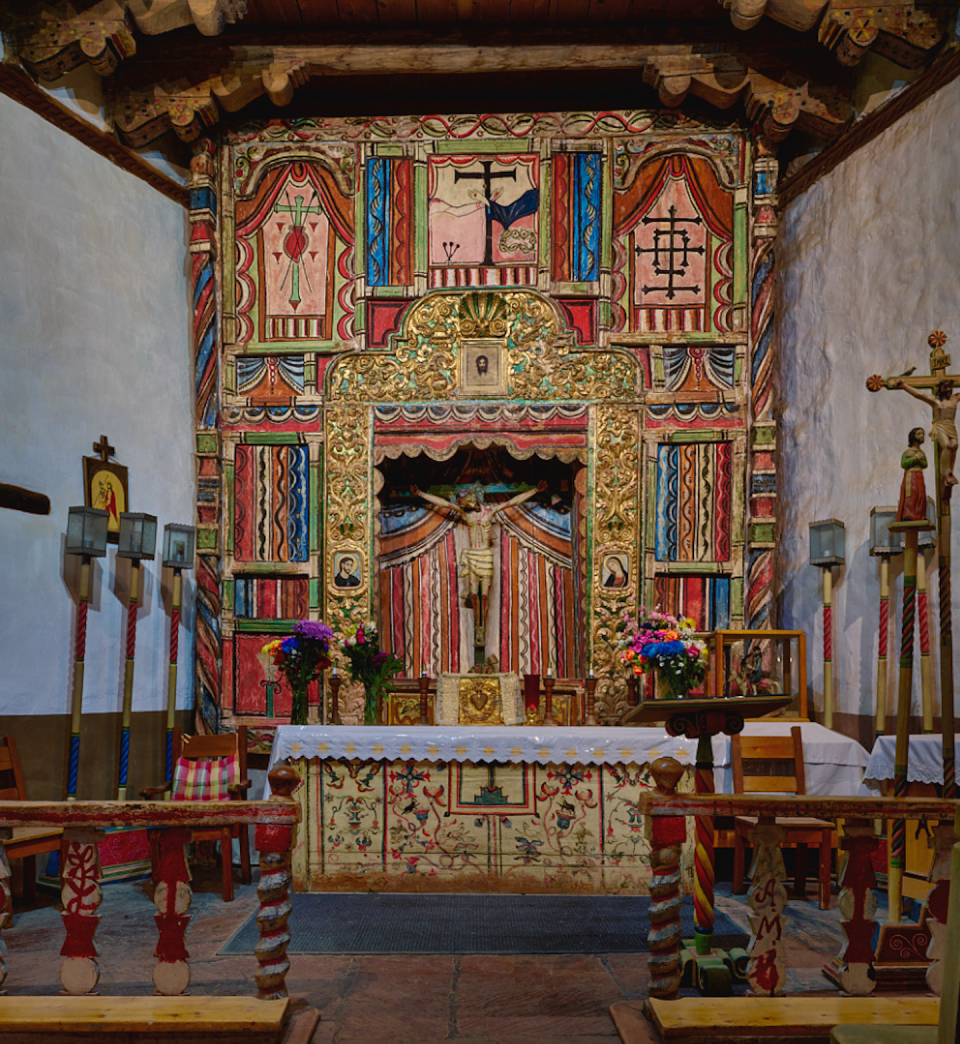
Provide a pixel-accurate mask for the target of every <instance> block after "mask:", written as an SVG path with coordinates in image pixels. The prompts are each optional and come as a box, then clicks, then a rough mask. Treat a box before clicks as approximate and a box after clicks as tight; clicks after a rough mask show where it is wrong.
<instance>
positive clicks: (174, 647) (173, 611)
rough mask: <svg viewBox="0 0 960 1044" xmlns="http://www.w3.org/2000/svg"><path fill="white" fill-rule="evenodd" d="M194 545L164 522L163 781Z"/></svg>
mask: <svg viewBox="0 0 960 1044" xmlns="http://www.w3.org/2000/svg"><path fill="white" fill-rule="evenodd" d="M196 542H197V530H196V528H195V527H194V526H184V525H180V524H179V523H177V522H168V523H167V524H166V525H165V526H164V527H163V565H164V567H165V568H166V569H172V570H173V588H172V590H171V593H170V667H169V671H168V677H167V746H166V757H165V764H164V768H165V775H164V777H163V778H164V779H170V780H172V779H173V727H174V725H175V724H176V715H177V660H178V658H179V648H180V603H181V601H182V598H183V576H182V573H183V570H184V569H192V568H193V555H194V550H195V548H196Z"/></svg>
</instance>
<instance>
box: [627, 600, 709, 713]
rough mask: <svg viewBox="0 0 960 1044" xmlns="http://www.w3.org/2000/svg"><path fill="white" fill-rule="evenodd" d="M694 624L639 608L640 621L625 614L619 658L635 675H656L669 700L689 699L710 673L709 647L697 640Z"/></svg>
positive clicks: (659, 687) (656, 611)
mask: <svg viewBox="0 0 960 1044" xmlns="http://www.w3.org/2000/svg"><path fill="white" fill-rule="evenodd" d="M693 631H694V623H693V621H692V620H678V619H677V618H676V617H675V616H670V615H669V614H668V613H661V612H659V610H656V609H645V608H644V607H643V606H641V607H640V612H639V618H638V619H636V620H635V619H634V618H633V617H632V616H630V615H629V614H628V613H624V616H623V620H622V621H621V622H620V624H619V626H618V627H617V632H618V635H619V637H618V639H617V649H618V651H619V653H620V658H621V659H622V660H623V662H624V663H625V664H626V665H627V667H628V668H630V669H631V670H632V671H633V673H634V674H636V675H640V674H655V676H656V678H657V683H658V690H659V689H661V688H662V689H663V690H665V693H664V695H665V696H666V697H667V698H671V697H673V698H679V697H682V696H686V695H687V694H688V693H689V692H690V690H691V689H692V688H693V687H694V686H696V685H699V683H700V682H702V681H703V678H704V675H705V674H706V673H707V646H706V643H705V642H702V641H700V640H699V639H698V638H694V636H693Z"/></svg>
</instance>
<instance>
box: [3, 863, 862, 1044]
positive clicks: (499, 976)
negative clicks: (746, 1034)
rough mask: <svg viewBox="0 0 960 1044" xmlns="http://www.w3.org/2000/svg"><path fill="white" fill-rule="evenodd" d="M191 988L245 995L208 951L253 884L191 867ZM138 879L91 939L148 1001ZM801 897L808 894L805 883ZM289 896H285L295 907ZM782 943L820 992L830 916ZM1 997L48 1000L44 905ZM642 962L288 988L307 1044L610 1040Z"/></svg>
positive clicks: (293, 975)
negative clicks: (305, 1018) (308, 1033)
mask: <svg viewBox="0 0 960 1044" xmlns="http://www.w3.org/2000/svg"><path fill="white" fill-rule="evenodd" d="M193 886H194V897H193V905H192V907H191V914H192V920H191V924H190V928H189V930H188V934H187V945H188V948H189V950H190V953H191V969H192V976H193V978H192V982H191V987H190V992H191V993H193V994H208V995H219V996H229V995H247V996H249V995H250V994H251V993H252V992H254V991H255V989H256V987H255V984H254V983H253V978H252V976H253V971H254V969H255V967H256V962H255V960H254V958H253V957H252V956H243V957H236V956H230V957H218V956H217V950H218V949H219V948H220V947H221V946H222V944H223V943H224V942H225V941H226V940H227V939H228V938H229V937H230V935H231V934H232V933H233V932H234V931H235V930H236V929H237V928H238V927H239V926H240V925H241V924H242V923H243V922H244V921H245V920H246V918H247V917H249V916H250V914H251V913H253V912H254V911H255V910H256V909H257V906H258V903H257V896H256V889H255V885H247V886H240V887H238V888H237V897H236V899H235V900H234V901H233V902H232V903H224V902H223V901H222V900H221V898H220V895H219V891H218V881H217V873H216V872H210V873H207V872H205V871H197V872H195V877H194V881H193ZM150 887H151V886H150V885H149V884H148V883H146V882H137V883H133V884H111V885H108V886H106V888H105V889H104V901H103V904H102V905H101V907H100V914H101V921H100V926H99V929H98V931H97V942H98V944H99V947H100V967H101V979H100V985H99V990H100V992H101V994H102V995H104V996H120V995H127V996H129V995H140V996H144V995H149V994H150V993H151V992H152V984H151V981H150V969H151V967H152V964H153V957H152V954H153V947H154V945H155V941H156V926H155V924H154V920H153V913H154V912H155V910H154V906H153V904H152V902H151V900H150ZM810 894H811V895H812V894H813V892H812V889H811V892H810ZM295 901H296V897H294V902H295ZM716 902H717V906H718V908H720V909H723V910H725V911H726V912H727V913H728V914H729V915H730V916H731V917H732V918H733V919H734V920H735V921H736V922H738V923H739V924H741V925H742V926H743V927H744V928H745V929H746V928H747V920H746V913H747V908H746V905H745V903H744V902H743V901H742V900H741V899H740V898H739V897H732V896H731V895H730V892H729V885H723V884H721V885H719V886H718V890H717V900H716ZM789 912H790V915H791V925H792V931H791V935H790V938H789V939H788V940H787V943H786V948H787V960H788V965H789V967H790V968H791V972H790V982H789V984H788V988H789V989H790V990H791V991H811V992H820V991H827V992H831V991H829V987H828V984H827V982H826V980H825V979H824V978H823V976H822V975H821V974H820V968H821V966H822V965H823V963H824V961H825V960H826V959H828V958H830V957H833V956H835V955H836V954H837V951H838V949H839V945H840V939H841V932H840V928H839V914H838V912H837V910H836V899H834V908H833V909H832V910H830V911H827V912H823V911H820V910H819V909H818V907H817V905H816V903H815V902H813V901H812V900H811V901H806V902H800V903H791V905H790V908H789ZM3 938H4V939H5V940H6V944H7V956H6V965H7V971H8V974H7V979H6V982H5V984H4V987H5V989H6V990H7V991H8V992H9V993H10V994H11V995H19V996H23V995H40V996H42V995H56V994H57V993H58V992H59V983H58V981H57V971H58V968H59V965H60V957H59V950H60V945H61V943H62V940H63V927H62V922H61V920H60V916H59V911H58V907H57V904H56V901H55V899H53V898H44V897H40V899H39V901H38V906H37V907H36V908H34V909H30V910H24V911H22V912H17V913H16V916H15V922H14V927H13V928H12V929H8V930H5V931H4V932H3ZM648 982H649V977H648V974H647V955H646V954H642V953H641V954H598V955H594V954H584V955H576V954H570V955H548V956H530V955H516V956H489V955H467V954H464V955H460V956H454V955H449V954H436V955H426V956H423V955H417V956H360V957H354V956H299V955H294V956H292V957H291V969H290V974H289V976H288V979H287V985H288V988H289V991H290V995H291V997H297V998H304V999H305V1001H306V1003H308V1004H309V1005H311V1006H312V1007H315V1008H317V1009H318V1010H319V1011H320V1013H321V1019H322V1021H321V1023H320V1026H319V1027H318V1029H317V1031H316V1034H315V1036H314V1041H316V1042H317V1044H439V1042H440V1041H465V1042H471V1044H521V1042H522V1044H528V1042H531V1041H544V1042H549V1044H573V1042H576V1044H615V1042H617V1041H619V1037H618V1035H617V1031H616V1029H615V1028H614V1025H613V1022H612V1020H611V1018H610V1015H609V1008H610V1005H611V1004H613V1003H614V1002H616V1001H620V1000H637V999H643V998H644V997H645V996H646V989H647V984H648Z"/></svg>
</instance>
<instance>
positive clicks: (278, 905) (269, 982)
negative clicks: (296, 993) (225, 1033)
mask: <svg viewBox="0 0 960 1044" xmlns="http://www.w3.org/2000/svg"><path fill="white" fill-rule="evenodd" d="M267 778H268V779H269V780H270V790H271V793H272V795H273V796H272V798H271V800H272V801H288V802H291V803H292V802H293V792H294V790H296V788H297V786H298V784H299V783H300V776H299V774H298V773H297V770H296V769H294V768H292V767H291V766H290V765H277V766H275V767H274V768H273V769H271V771H270V774H269V776H268V777H267ZM256 844H257V850H258V851H259V853H260V883H259V884H258V885H257V896H258V898H259V899H260V912H259V913H258V914H257V927H258V928H259V929H260V941H259V942H258V943H257V945H256V948H255V952H256V955H257V961H258V963H259V965H260V966H259V968H258V969H257V971H256V973H255V975H254V978H255V979H256V981H257V996H258V997H259V998H260V999H261V1000H279V999H282V998H283V997H286V996H287V986H286V978H287V972H288V971H289V970H290V962H289V961H288V960H287V946H288V945H289V944H290V933H289V932H288V931H287V921H288V920H289V918H290V910H291V905H290V882H291V880H292V878H291V875H290V849H291V847H292V845H293V827H289V826H258V827H257V829H256Z"/></svg>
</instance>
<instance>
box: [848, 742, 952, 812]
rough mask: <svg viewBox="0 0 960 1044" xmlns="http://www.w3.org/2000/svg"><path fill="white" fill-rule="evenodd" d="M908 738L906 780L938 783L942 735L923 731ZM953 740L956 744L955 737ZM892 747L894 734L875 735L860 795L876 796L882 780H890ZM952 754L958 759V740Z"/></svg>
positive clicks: (941, 770)
mask: <svg viewBox="0 0 960 1044" xmlns="http://www.w3.org/2000/svg"><path fill="white" fill-rule="evenodd" d="M909 740H910V747H909V750H908V752H907V779H908V780H909V781H910V782H911V783H942V782H943V737H942V736H940V735H939V734H933V733H927V734H926V735H923V736H910V737H909ZM954 742H955V743H957V741H956V740H955V741H954ZM896 750H897V737H896V736H877V739H876V742H875V743H874V745H873V750H871V751H870V760H869V761H868V762H867V767H866V770H865V771H864V773H863V789H862V790H861V793H862V794H865V795H867V796H869V797H877V796H879V794H880V791H881V790H882V789H883V788H882V786H881V784H882V783H883V781H884V780H887V779H893V775H894V765H895V759H896ZM954 756H955V757H957V758H958V759H960V743H957V745H956V747H955V755H954Z"/></svg>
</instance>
